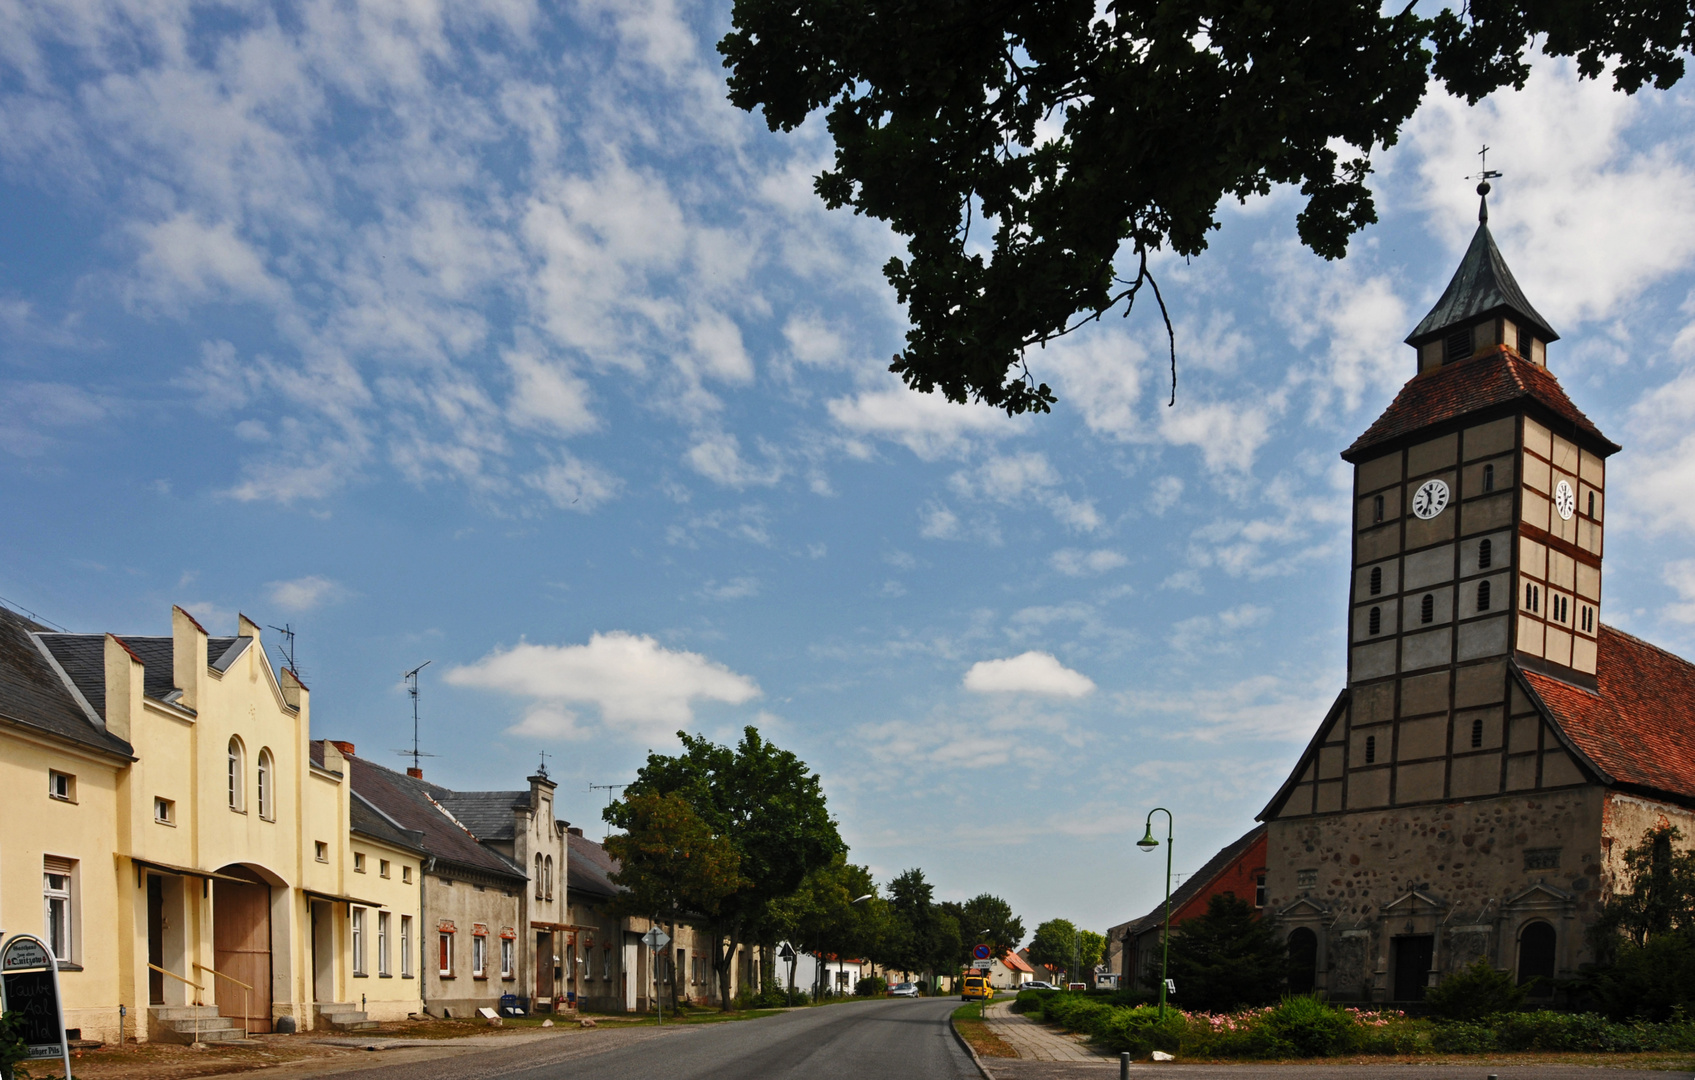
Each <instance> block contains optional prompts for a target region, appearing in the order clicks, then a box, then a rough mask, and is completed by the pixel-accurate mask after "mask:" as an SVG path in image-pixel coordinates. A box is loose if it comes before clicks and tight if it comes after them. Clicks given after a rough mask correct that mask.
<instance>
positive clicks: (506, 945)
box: [500, 938, 516, 979]
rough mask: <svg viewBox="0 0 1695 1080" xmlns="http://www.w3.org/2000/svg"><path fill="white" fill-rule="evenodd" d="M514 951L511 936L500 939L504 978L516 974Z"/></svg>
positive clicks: (501, 965) (501, 972) (501, 969)
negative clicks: (513, 961) (514, 969)
mask: <svg viewBox="0 0 1695 1080" xmlns="http://www.w3.org/2000/svg"><path fill="white" fill-rule="evenodd" d="M512 951H513V950H512V939H511V938H501V939H500V977H501V978H503V979H510V978H513V977H514V976H515V974H516V973H515V972H514V971H513V963H512V960H513V958H512Z"/></svg>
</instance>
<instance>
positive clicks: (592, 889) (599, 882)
mask: <svg viewBox="0 0 1695 1080" xmlns="http://www.w3.org/2000/svg"><path fill="white" fill-rule="evenodd" d="M566 839H567V840H568V841H569V843H570V857H569V858H568V859H566V860H565V888H566V893H567V895H569V896H572V897H575V896H579V895H580V896H585V897H588V898H589V901H590V902H591V903H592V902H594V901H595V900H607V899H610V898H612V897H614V896H617V895H618V893H619V892H621V891H622V889H623V887H622V886H620V885H614V884H612V880H611V878H610V877H608V875H610V874H611V873H613V872H614V871H616V870H617V869H618V860H617V859H614V858H613V857H612V856H610V855H608V854H607V853H606V848H605V847H603V846H602V845H601V844H599V843H596V842H595V841H593V840H590V839H589V838H588V837H586V836H578V835H577V834H576V833H574V832H573V833H569V834H567V836H566Z"/></svg>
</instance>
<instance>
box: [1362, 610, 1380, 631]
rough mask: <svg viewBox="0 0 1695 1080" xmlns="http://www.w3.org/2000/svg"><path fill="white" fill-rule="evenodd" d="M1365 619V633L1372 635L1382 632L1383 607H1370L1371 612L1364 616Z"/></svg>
mask: <svg viewBox="0 0 1695 1080" xmlns="http://www.w3.org/2000/svg"><path fill="white" fill-rule="evenodd" d="M1365 621H1366V631H1367V633H1370V634H1372V635H1377V634H1381V633H1382V632H1383V609H1382V608H1380V607H1374V608H1372V609H1371V614H1369V615H1367V616H1366V620H1365Z"/></svg>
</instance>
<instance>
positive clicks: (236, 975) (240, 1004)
mask: <svg viewBox="0 0 1695 1080" xmlns="http://www.w3.org/2000/svg"><path fill="white" fill-rule="evenodd" d="M221 872H222V873H225V874H231V875H234V874H241V873H243V871H242V870H241V869H240V868H239V867H236V868H226V869H225V870H223V871H221ZM244 876H245V875H244ZM212 955H213V961H212V962H213V965H214V966H215V967H216V969H217V971H218V973H219V975H223V976H225V977H224V978H218V977H217V976H213V982H214V983H216V984H217V985H216V988H215V994H216V996H217V1001H218V1015H219V1016H227V1017H229V1018H230V1019H232V1020H241V1021H242V1022H243V1023H244V1024H246V1026H247V1031H248V1033H249V1034H265V1033H267V1032H269V1031H270V1030H271V887H270V886H269V885H266V884H264V883H263V882H260V881H229V880H227V879H225V878H221V877H220V878H218V879H217V880H216V881H214V882H213V883H212ZM238 981H239V983H245V984H246V986H242V985H238ZM248 987H251V989H248Z"/></svg>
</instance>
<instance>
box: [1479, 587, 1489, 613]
mask: <svg viewBox="0 0 1695 1080" xmlns="http://www.w3.org/2000/svg"><path fill="white" fill-rule="evenodd" d="M1477 610H1479V611H1488V610H1489V583H1488V582H1487V581H1479V582H1478V583H1477Z"/></svg>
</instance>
